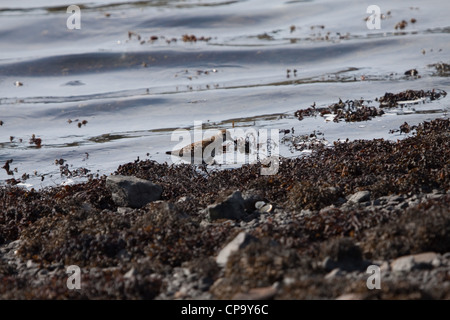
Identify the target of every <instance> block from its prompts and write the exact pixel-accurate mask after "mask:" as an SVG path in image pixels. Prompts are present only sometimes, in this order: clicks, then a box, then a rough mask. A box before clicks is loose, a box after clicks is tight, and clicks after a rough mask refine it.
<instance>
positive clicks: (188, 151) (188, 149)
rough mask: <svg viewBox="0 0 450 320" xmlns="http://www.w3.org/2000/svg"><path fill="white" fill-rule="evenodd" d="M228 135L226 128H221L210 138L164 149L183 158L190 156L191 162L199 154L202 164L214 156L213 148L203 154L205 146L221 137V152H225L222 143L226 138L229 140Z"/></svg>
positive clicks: (167, 152)
mask: <svg viewBox="0 0 450 320" xmlns="http://www.w3.org/2000/svg"><path fill="white" fill-rule="evenodd" d="M229 136H230V134H229V133H228V131H227V130H226V129H222V130H220V131H218V132H217V134H215V135H213V136H212V137H210V138H207V139H203V140H201V141H197V142H193V143H191V144H189V145H187V146H185V147H183V148H181V149H178V150H173V151H166V154H169V155H174V156H177V157H182V158H185V159H187V158H189V157H190V159H191V162H194V159H196V156H200V157H201V158H202V164H205V163H207V162H211V160H212V159H213V158H214V157H215V148H214V149H213V150H212V152H211V154H208V155H204V154H203V153H204V151H205V149H206V147H208V146H209V145H210V144H211V143H213V142H214V141H216V139H221V146H222V147H223V152H226V146H224V145H223V143H224V142H225V141H227V140H231V139H228V138H229ZM197 159H198V158H197Z"/></svg>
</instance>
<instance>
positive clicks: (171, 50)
mask: <svg viewBox="0 0 450 320" xmlns="http://www.w3.org/2000/svg"><path fill="white" fill-rule="evenodd" d="M378 2H379V3H377V5H378V6H380V8H381V11H382V19H381V29H380V30H368V29H367V27H366V21H365V19H366V18H367V16H368V14H367V13H366V7H365V5H364V4H355V3H354V2H353V1H350V0H342V1H277V2H275V1H269V0H249V1H217V0H216V1H196V0H189V1H115V0H94V1H92V0H90V1H78V6H79V7H80V9H81V29H80V30H68V29H67V27H66V20H67V18H68V17H69V14H68V13H67V12H66V9H67V3H66V1H62V0H41V1H34V0H33V1H32V0H23V1H20V2H17V1H13V0H5V1H2V3H1V4H0V20H1V21H2V23H1V24H0V47H1V49H2V50H0V121H2V122H1V123H2V125H1V126H0V163H1V164H2V166H3V164H4V163H5V162H6V161H7V160H10V159H14V161H13V162H12V163H11V168H12V170H10V172H7V171H6V170H0V183H2V184H4V183H5V181H6V180H7V179H10V178H15V179H17V180H21V179H22V178H21V177H22V176H23V174H29V175H30V178H29V179H28V180H27V182H28V183H31V184H32V185H34V186H36V187H40V186H45V185H56V184H59V183H60V182H61V181H64V180H65V179H66V178H67V177H66V176H62V177H61V172H60V171H59V169H58V167H55V165H54V161H55V159H64V160H65V163H66V164H68V165H70V166H72V167H71V170H75V169H77V168H80V167H83V168H87V169H88V170H90V171H89V172H90V173H99V174H109V173H110V172H113V171H114V170H115V169H116V168H117V166H118V165H119V164H122V163H125V162H130V161H133V160H135V159H136V158H137V157H140V158H141V159H144V158H150V159H154V160H156V161H161V162H164V161H167V162H171V158H170V156H167V155H166V154H165V153H164V151H166V150H167V149H171V148H172V147H173V146H174V145H176V144H177V141H172V140H171V133H172V132H173V131H174V130H176V129H178V128H185V129H192V128H193V126H194V122H195V121H202V122H203V125H204V126H203V128H204V129H205V130H206V129H215V128H227V129H230V128H255V129H259V128H266V129H277V130H280V132H288V131H289V132H290V133H289V134H293V133H294V132H295V134H296V135H297V138H295V137H292V139H294V140H293V141H297V140H298V139H300V140H298V141H303V140H302V138H301V137H303V136H307V135H309V134H311V133H316V132H320V133H321V136H320V139H323V140H324V141H327V142H332V141H336V140H337V139H343V140H344V139H346V138H349V139H360V138H366V139H372V138H385V139H393V140H395V139H399V138H402V137H404V136H405V135H399V134H389V130H391V129H396V128H398V127H399V126H400V125H401V124H403V123H404V122H405V121H407V122H408V123H410V124H416V123H418V122H421V121H424V120H429V119H433V118H437V117H448V115H447V114H448V110H449V103H448V97H445V98H442V99H439V100H436V101H429V102H427V103H423V104H416V105H405V106H403V107H401V106H399V107H397V108H393V109H390V110H387V111H386V112H385V114H383V115H382V116H381V117H376V118H373V119H371V120H369V121H364V122H363V123H346V122H338V123H335V122H333V121H327V119H328V118H327V117H321V116H311V117H306V118H305V119H304V120H302V121H298V119H297V117H295V116H294V113H295V111H296V110H299V109H306V108H308V107H310V106H311V105H315V106H317V107H318V108H320V107H326V106H329V105H330V104H332V103H334V102H336V101H338V100H339V99H342V100H344V101H345V100H353V99H364V100H374V99H376V98H378V97H381V96H383V95H384V94H385V93H386V92H393V93H396V92H402V91H404V90H407V89H413V90H421V89H423V90H432V89H441V90H446V91H448V87H449V85H450V80H449V77H448V76H449V72H448V65H449V63H450V59H449V58H450V54H449V52H450V41H449V36H450V35H449V30H450V26H449V24H448V17H447V14H446V13H447V12H448V11H449V10H448V9H449V8H450V3H446V2H442V1H437V0H435V1H429V2H427V3H426V4H424V3H423V2H420V1H398V2H395V3H393V2H392V1H378ZM436 8H439V10H436ZM401 21H405V22H406V23H403V24H404V29H401V30H400V29H395V26H396V25H397V24H398V23H399V22H401ZM411 69H415V70H417V71H418V74H417V75H414V76H408V75H405V71H407V70H411ZM19 84H20V85H19ZM83 121H85V123H84V124H83ZM33 135H35V136H36V137H37V138H38V139H41V141H42V144H41V147H40V148H37V147H36V145H34V144H32V143H30V139H31V138H32V136H33ZM285 140H286V138H285ZM303 149H304V148H303V147H302V148H293V147H292V146H287V145H286V144H283V143H281V144H280V153H281V155H282V156H289V157H291V156H297V155H301V154H304V153H305V152H304V151H305V150H303ZM86 154H89V157H86ZM14 168H17V170H16V171H14ZM80 172H85V171H83V170H81V171H80ZM8 173H11V174H8ZM42 177H45V179H44V180H42ZM71 178H74V177H71Z"/></svg>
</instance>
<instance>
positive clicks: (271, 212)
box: [0, 119, 450, 300]
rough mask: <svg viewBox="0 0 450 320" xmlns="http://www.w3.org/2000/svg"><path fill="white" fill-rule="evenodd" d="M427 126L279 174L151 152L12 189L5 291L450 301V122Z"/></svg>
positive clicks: (323, 151)
mask: <svg viewBox="0 0 450 320" xmlns="http://www.w3.org/2000/svg"><path fill="white" fill-rule="evenodd" d="M414 129H415V132H414V133H413V134H412V135H411V136H409V137H407V138H405V139H403V140H399V141H397V142H389V141H384V140H370V141H365V140H358V141H353V142H342V143H336V144H335V145H334V147H333V148H327V147H325V146H323V145H320V144H318V145H317V146H316V147H314V150H313V153H312V154H311V155H310V156H308V157H303V158H297V159H281V161H280V167H279V171H278V173H277V174H276V175H273V176H262V175H260V174H259V172H260V171H259V170H260V166H258V165H246V166H243V167H241V168H238V169H233V170H210V171H209V172H208V173H205V172H203V171H201V170H199V169H197V170H196V169H195V168H193V167H191V166H188V165H181V166H169V165H167V164H158V163H156V162H152V161H149V160H147V161H135V162H133V163H128V164H125V165H122V166H120V167H119V168H118V169H117V171H116V172H115V173H114V175H112V176H109V177H101V178H99V179H91V180H90V181H88V182H86V183H83V184H78V185H72V186H61V187H57V188H48V189H44V190H40V191H35V190H31V191H27V190H25V189H21V188H18V187H14V186H7V187H2V188H1V189H0V199H1V202H0V203H1V212H0V278H1V279H2V281H1V284H0V298H2V299H158V300H161V299H164V300H165V299H450V210H449V208H450V195H449V190H450V139H449V138H450V120H449V119H436V120H433V121H431V122H424V123H422V124H420V125H419V126H417V127H415V128H414ZM70 265H76V266H78V267H79V268H80V270H81V289H79V290H69V289H68V287H67V279H68V276H69V275H68V273H66V271H67V267H68V266H70ZM369 266H378V267H379V268H380V269H379V270H380V271H381V274H380V284H381V288H380V289H376V288H375V289H372V290H371V289H369V288H368V286H367V283H368V282H367V281H368V278H369V277H370V274H369V273H367V270H368V269H367V268H368V267H369Z"/></svg>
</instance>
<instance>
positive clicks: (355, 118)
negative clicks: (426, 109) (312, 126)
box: [294, 89, 447, 122]
mask: <svg viewBox="0 0 450 320" xmlns="http://www.w3.org/2000/svg"><path fill="white" fill-rule="evenodd" d="M446 95H447V92H445V91H444V90H439V89H432V90H427V91H425V90H406V91H403V92H399V93H390V92H386V93H385V94H384V96H382V97H379V98H376V99H375V101H376V102H378V103H379V106H378V107H376V106H371V105H370V104H371V103H372V102H373V101H371V100H364V99H358V100H346V101H342V100H341V99H339V101H338V102H336V103H333V104H331V105H329V106H327V107H316V104H315V103H314V104H313V105H312V106H310V107H308V108H306V109H299V110H297V111H295V112H294V116H295V117H297V118H298V120H303V119H304V118H305V117H310V116H318V115H320V116H322V117H325V116H330V117H332V120H333V121H334V122H339V121H346V122H359V121H368V120H370V119H372V118H374V117H379V116H382V115H383V114H384V113H385V111H384V109H389V108H395V107H400V106H402V105H406V104H413V103H425V102H431V101H434V100H437V99H440V98H443V97H445V96H446Z"/></svg>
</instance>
